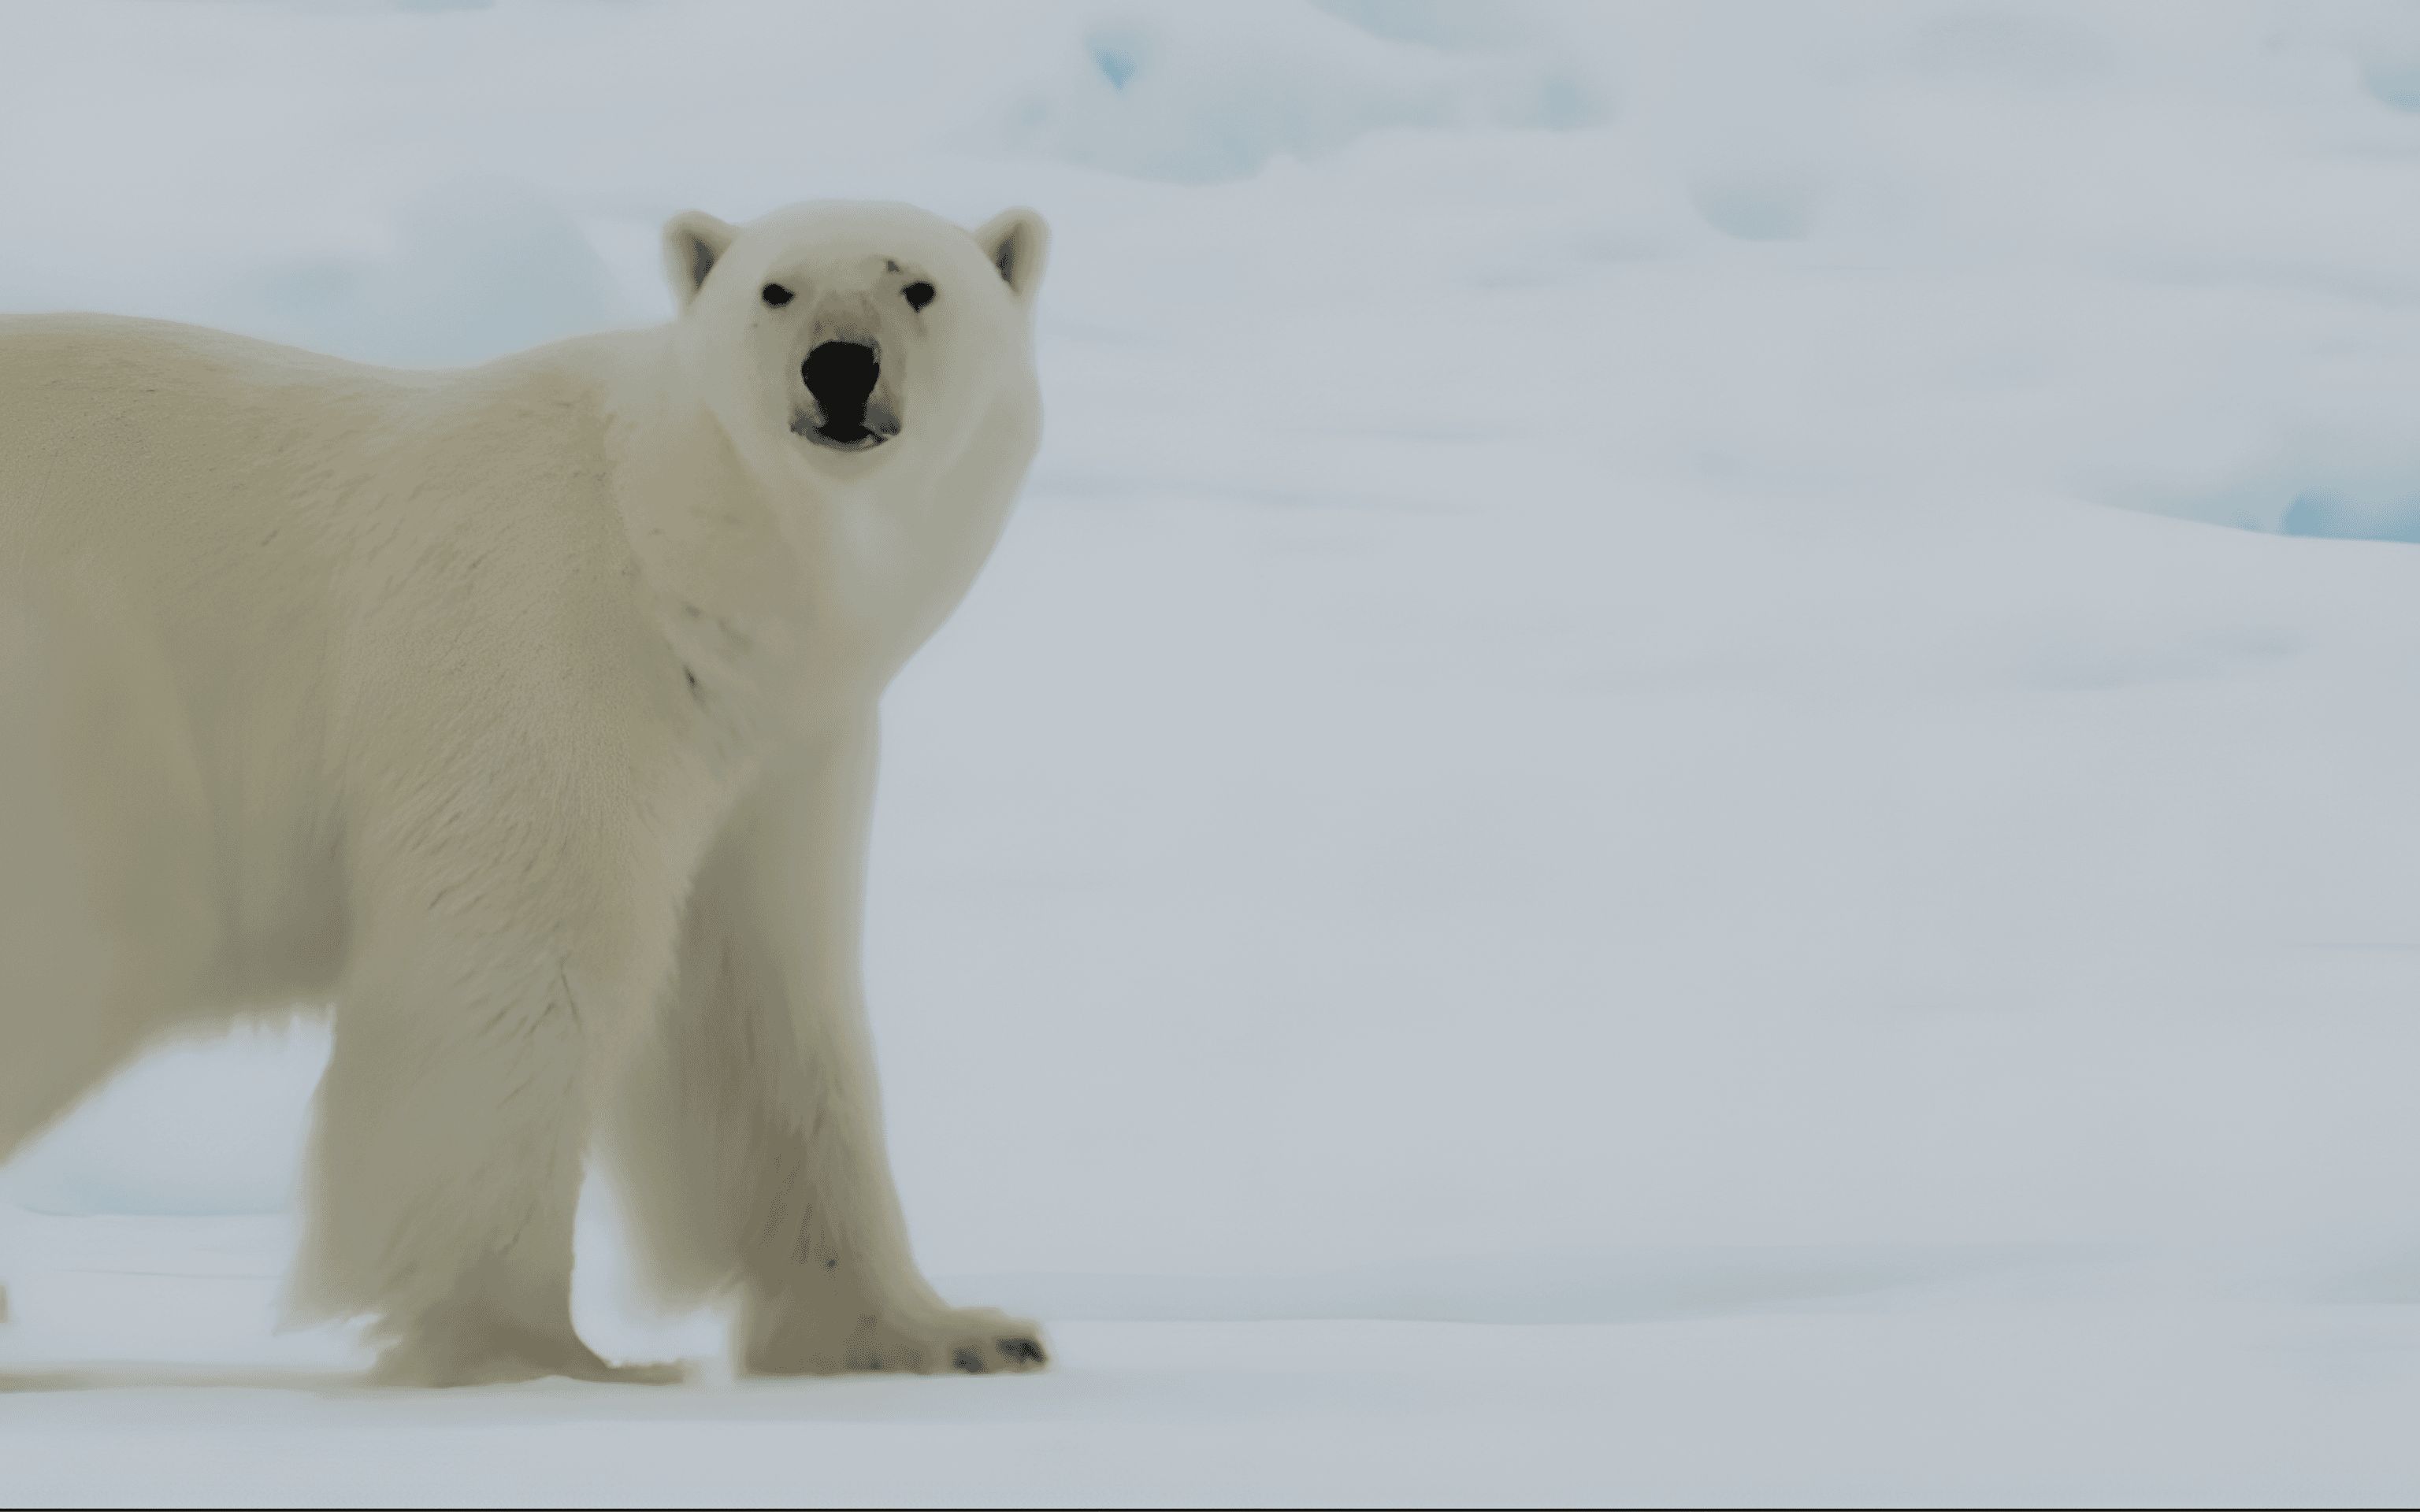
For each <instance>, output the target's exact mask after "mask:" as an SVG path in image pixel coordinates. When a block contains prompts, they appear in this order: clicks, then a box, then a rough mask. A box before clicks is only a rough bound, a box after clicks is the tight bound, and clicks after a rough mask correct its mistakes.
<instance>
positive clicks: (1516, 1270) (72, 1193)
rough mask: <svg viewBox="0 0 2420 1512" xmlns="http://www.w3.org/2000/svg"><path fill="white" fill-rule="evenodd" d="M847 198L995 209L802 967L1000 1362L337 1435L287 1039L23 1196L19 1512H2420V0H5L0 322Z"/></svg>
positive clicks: (306, 325)
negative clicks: (1001, 479) (840, 966)
mask: <svg viewBox="0 0 2420 1512" xmlns="http://www.w3.org/2000/svg"><path fill="white" fill-rule="evenodd" d="M834 194H846V195H858V194H876V195H882V196H885V197H898V198H907V199H912V200H916V201H919V202H921V203H924V204H927V205H930V206H932V207H934V208H939V209H941V210H944V211H947V212H950V213H954V214H958V215H961V216H964V217H966V218H968V219H970V220H971V219H974V218H976V217H979V216H982V215H984V214H987V213H988V212H989V211H991V210H993V209H996V208H1000V207H1001V205H1003V204H1006V203H1010V202H1014V201H1024V202H1029V203H1032V204H1034V205H1036V206H1038V207H1040V208H1042V209H1043V210H1044V211H1045V212H1046V213H1047V215H1048V216H1049V217H1050V218H1051V220H1052V223H1053V224H1054V226H1055V228H1056V234H1057V240H1056V245H1055V250H1054V260H1053V265H1052V269H1051V272H1050V280H1049V284H1048V285H1047V289H1046V291H1045V313H1044V316H1043V357H1044V363H1045V366H1046V383H1047V394H1048V399H1049V405H1050V419H1049V439H1048V441H1047V446H1046V449H1045V453H1044V455H1043V458H1042V460H1041V462H1040V464H1039V466H1038V468H1037V472H1036V476H1035V479H1034V483H1033V486H1032V490H1031V492H1030V494H1029V498H1028V502H1027V505H1026V507H1025V510H1024V512H1023V514H1022V515H1021V517H1020V518H1019V520H1018V522H1017V524H1016V526H1015V528H1014V529H1013V531H1012V532H1011V534H1010V537H1009V539H1008V541H1007V543H1006V544H1005V546H1004V547H1003V548H1002V551H1001V555H1000V557H999V558H998V560H997V562H996V563H995V564H994V566H993V567H992V569H991V571H990V572H989V574H988V576H987V577H986V578H985V580H984V582H983V583H982V584H981V585H980V586H979V588H978V590H977V592H976V594H975V595H974V596H973V598H972V599H971V600H970V602H969V604H968V605H967V607H966V609H964V610H963V611H962V613H961V614H960V615H959V617H958V618H957V620H956V621H954V623H953V625H951V626H950V627H949V628H948V629H947V630H946V631H945V632H944V633H943V635H942V637H941V638H940V639H939V640H938V641H937V642H936V643H935V645H934V646H933V647H932V648H931V650H930V651H929V653H928V654H927V655H926V656H925V657H924V658H923V660H921V661H920V662H919V663H918V664H917V665H916V666H915V667H913V668H912V669H911V670H910V671H909V673H908V675H907V677H906V678H905V679H904V680H903V682H902V683H901V685H900V686H899V687H898V688H897V690H896V691H895V693H894V695H893V697H892V703H891V707H890V721H889V732H888V733H889V749H888V753H887V761H888V764H887V767H886V776H885V786H884V790H883V797H882V809H881V812H880V815H879V820H878V834H877V841H876V888H875V895H874V900H873V907H874V919H873V924H872V930H873V936H874V938H873V942H872V962H871V969H872V972H873V977H874V982H873V986H874V992H875V1000H876V1015H877V1032H878V1034H879V1037H880V1048H881V1052H882V1057H883V1064H884V1072H885V1082H886V1090H887V1097H888V1104H889V1111H890V1115H891V1119H892V1126H893V1137H894V1141H895V1147H896V1153H897V1158H898V1163H899V1165H900V1168H901V1175H902V1180H903V1183H904V1185H905V1188H906V1196H907V1206H908V1210H909V1212H910V1215H911V1219H912V1222H913V1224H914V1227H915V1230H916V1235H917V1239H918V1242H919V1245H920V1247H921V1249H922V1251H923V1255H924V1256H925V1257H926V1259H927V1261H928V1263H929V1264H930V1266H931V1267H932V1268H933V1269H934V1270H935V1271H936V1272H937V1273H940V1274H941V1275H943V1276H945V1277H951V1278H954V1279H952V1280H951V1281H950V1283H949V1286H950V1289H951V1290H952V1291H953V1292H954V1293H956V1294H959V1295H962V1296H963V1297H964V1298H965V1299H966V1300H969V1301H978V1300H981V1301H998V1302H1001V1303H1004V1304H1011V1305H1018V1306H1025V1307H1030V1308H1032V1309H1033V1310H1036V1311H1038V1312H1040V1313H1041V1314H1042V1315H1043V1316H1045V1317H1046V1318H1047V1319H1051V1320H1052V1323H1053V1326H1054V1329H1055V1330H1056V1333H1057V1336H1058V1343H1059V1347H1060V1348H1059V1353H1060V1356H1061V1359H1062V1362H1063V1365H1062V1368H1060V1369H1059V1370H1057V1371H1054V1372H1053V1373H1052V1374H1050V1375H1048V1376H1047V1377H1043V1378H1038V1379H1035V1380H1032V1381H880V1382H836V1383H835V1382H816V1383H805V1384H799V1385H796V1386H764V1387H745V1388H743V1387H735V1386H731V1385H728V1384H724V1383H719V1382H717V1381H713V1380H711V1379H709V1380H707V1381H703V1382H701V1383H699V1384H696V1385H693V1386H690V1387H687V1388H680V1389H678V1390H674V1391H661V1392H655V1393H644V1392H635V1391H587V1390H579V1389H574V1388H570V1387H567V1386H566V1387H557V1388H543V1389H531V1390H526V1391H517V1392H511V1393H501V1394H479V1395H477V1396H473V1397H469V1398H456V1399H448V1400H445V1401H442V1402H435V1403H430V1402H410V1401H398V1400H396V1399H395V1398H392V1397H385V1396H367V1395H361V1394H352V1393H346V1392H342V1391H337V1392H333V1393H331V1392H325V1391H321V1390H320V1389H319V1387H320V1386H321V1385H322V1384H324V1383H325V1377H324V1375H323V1374H320V1373H324V1372H331V1371H337V1370H340V1369H341V1368H343V1367H345V1366H346V1365H348V1363H349V1362H350V1361H351V1360H352V1359H353V1358H354V1357H353V1355H352V1354H351V1353H350V1350H349V1346H348V1345H347V1343H346V1342H345V1341H344V1340H343V1339H341V1338H338V1337H334V1336H326V1335H303V1336H299V1337H297V1336H278V1335H272V1334H271V1332H270V1329H269V1326H268V1321H267V1319H268V1316H269V1314H268V1311H267V1309H268V1299H269V1296H270V1293H271V1289H272V1288H273V1285H274V1279H273V1278H274V1273H275V1270H276V1268H277V1265H278V1263H279V1259H278V1257H279V1256H280V1255H281V1253H282V1247H283V1238H282V1236H283V1235H284V1234H285V1232H286V1231H287V1227H288V1226H289V1225H290V1219H289V1218H288V1217H287V1215H286V1214H285V1212H284V1210H285V1207H286V1204H287V1192H288V1190H289V1186H290V1180H291V1174H292V1169H293V1157H294V1152H295V1150H296V1149H297V1148H298V1146H299V1142H300V1139H301V1137H302V1127H303V1108H304V1103H305V1099H306V1097H307V1094H308V1088H309V1084H310V1080H311V1077H312V1075H313V1074H314V1072H315V1070H316V1065H317V1057H318V1055H319V1054H320V1052H321V1051H322V1049H323V1047H324V1041H321V1040H320V1039H318V1037H317V1035H316V1032H315V1031H313V1030H311V1029H309V1028H308V1027H304V1028H301V1029H297V1030H295V1031H292V1032H290V1033H268V1034H262V1035H258V1036H254V1037H251V1038H247V1039H244V1040H241V1041H238V1042H237V1043H235V1044H233V1045H224V1044H222V1045H212V1046H204V1047H192V1048H186V1049H180V1050H177V1051H173V1052H170V1053H167V1054H164V1055H163V1056H162V1057H158V1058H155V1059H154V1060H152V1061H150V1062H148V1063H147V1064H146V1065H144V1066H142V1067H140V1068H137V1069H136V1070H135V1071H134V1072H132V1073H131V1074H130V1075H129V1076H128V1077H127V1078H125V1080H124V1081H122V1082H121V1083H120V1084H119V1085H118V1086H116V1088H113V1089H111V1091H110V1092H108V1093H106V1094H104V1095H103V1096H102V1097H101V1099H99V1100H97V1101H96V1102H95V1103H93V1104H92V1105H91V1106H89V1107H88V1108H86V1109H85V1111H84V1112H82V1113H80V1114H79V1115H78V1116H77V1117H76V1118H74V1119H71V1120H70V1122H69V1123H68V1124H66V1125H65V1126H63V1127H62V1128H60V1129H59V1130H58V1131H56V1132H55V1133H54V1134H53V1135H52V1136H51V1137H50V1138H49V1139H47V1140H46V1141H45V1142H44V1143H43V1144H42V1145H41V1146H40V1147H39V1148H38V1149H35V1150H33V1151H32V1152H30V1153H29V1154H28V1155H26V1156H25V1157H24V1158H23V1159H22V1160H20V1161H19V1162H18V1163H17V1165H15V1166H14V1167H13V1168H12V1169H11V1170H9V1171H8V1173H6V1174H5V1175H0V1182H5V1183H6V1184H5V1186H0V1194H5V1195H6V1196H8V1197H11V1198H13V1200H14V1203H15V1205H16V1208H17V1210H19V1211H15V1212H13V1213H12V1212H11V1211H9V1210H8V1209H0V1276H5V1277H7V1278H8V1280H9V1281H10V1283H11V1284H12V1290H13V1292H14V1300H15V1304H16V1311H17V1313H18V1315H19V1316H18V1320H17V1322H16V1323H15V1325H14V1326H13V1328H12V1329H11V1330H10V1331H8V1333H6V1334H0V1384H6V1383H14V1384H32V1385H44V1384H48V1385H60V1384H66V1383H69V1382H70V1381H75V1380H85V1381H87V1382H88V1383H93V1384H97V1385H99V1386H101V1387H103V1388H106V1389H97V1390H90V1391H73V1392H68V1391H62V1392H57V1393H53V1394H33V1395H11V1396H0V1500H24V1501H29V1502H31V1501H42V1500H50V1499H56V1498H63V1497H71V1498H75V1499H80V1500H105V1499H110V1498H116V1497H132V1496H142V1495H146V1494H148V1495H151V1496H154V1497H175V1498H178V1499H189V1500H190V1499H199V1500H206V1501H207V1500H221V1501H234V1500H248V1499H249V1500H258V1499H282V1500H289V1501H313V1500H319V1499H332V1500H349V1501H360V1500H373V1499H381V1498H384V1499H393V1498H398V1497H410V1498H430V1499H454V1500H459V1501H473V1500H477V1499H479V1498H483V1497H513V1498H520V1499H561V1500H578V1499H581V1498H582V1497H589V1498H594V1497H597V1496H600V1495H612V1496H618V1497H623V1498H628V1499H640V1500H645V1499H656V1500H682V1499H694V1500H705V1499H713V1498H717V1497H721V1498H747V1497H752V1498H756V1499H759V1500H767V1499H776V1498H778V1499H785V1500H792V1501H818V1500H852V1499H858V1500H861V1499H868V1498H875V1499H883V1500H893V1501H915V1500H932V1499H937V1498H954V1499H959V1500H998V1501H1015V1500H1047V1499H1068V1500H1078V1501H1094V1502H1114V1501H1119V1500H1123V1499H1129V1498H1132V1499H1140V1500H1149V1501H1172V1500H1192V1501H1217V1500H1250V1501H1264V1502H1265V1501H1281V1500H1288V1499H1319V1500H1326V1501H1355V1500H1359V1501H1382V1500H1412V1501H1453V1500H1496V1501H1521V1500H1531V1499H1538V1500H1552V1501H1565V1502H1575V1501H1606V1500H1619V1499H1637V1500H1663V1501H1669V1500H1683V1501H1691V1500H1694V1501H1707V1500H1725V1499H1745V1498H1759V1499H1785V1500H1834V1501H1854V1500H1864V1499H1885V1500H1890V1499H1896V1500H1917V1501H1920V1500H1924V1499H1927V1498H1933V1497H1948V1498H1962V1499H1967V1500H1990V1499H2010V1498H2030V1499H2039V1500H2068V1501H2088V1500H2094V1499H2101V1498H2121V1499H2133V1500H2163V1499H2165V1500H2191V1499H2226V1500H2237V1501H2246V1500H2250V1501H2257V1500H2282V1501H2306V1502H2307V1501H2325V1500H2331V1499H2347V1500H2367V1501H2405V1502H2408V1501H2409V1500H2411V1499H2412V1496H2413V1495H2415V1494H2420V1449H2415V1448H2414V1446H2413V1445H2414V1443H2415V1441H2414V1440H2413V1438H2412V1434H2411V1432H2410V1430H2409V1424H2410V1423H2411V1422H2412V1421H2413V1420H2414V1417H2415V1414H2420V1097H2415V1096H2413V1095H2412V1090H2411V1088H2412V1085H2413V1082H2414V1079H2415V1072H2420V793H2415V786H2414V783H2415V777H2414V774H2415V773H2420V698H2415V697H2414V696H2413V695H2414V693H2415V692H2420V547H2415V546H2413V545H2410V544H2405V543H2406V542H2410V541H2415V540H2420V423H2415V420H2420V8H2403V7H2395V6H2363V5H2340V6H2337V5H2323V4H2315V3H2303V0H2290V3H2282V4H2251V3H2243V4H2220V3H2216V0H2210V3H2199V4H2186V5H2154V4H2132V5H2128V6H2124V7H2116V6H2106V5H2102V4H2098V3H2089V4H2083V5H2065V6H2062V5H2054V4H2049V3H2041V0H2030V3H2026V4H2023V5H2016V4H2010V5H1983V4H1947V3H1935V4H1901V5H1857V6H1845V5H1843V6H1837V7H1836V6H1830V5H1821V4H1778V5H1773V6H1759V7H1749V6H1739V5H1715V4H1695V5H1673V6H1634V7H1616V6H1589V7H1586V8H1574V9H1569V10H1559V9H1555V8H1545V7H1527V6H1517V5H1508V6H1492V7H1491V6H1466V7H1465V6H1447V5H1435V6H1429V5H1418V4H1410V3H1405V4H1401V5H1384V4H1343V3H1340V4H1332V5H1327V6H1324V7H1322V6H1313V5H1310V4H1304V3H1296V0H1289V3H1285V4H1274V3H1272V4H1266V5H1223V6H1220V7H1191V6H1187V7H1170V8H1148V7H1137V6H1117V5H1110V4H1104V3H1097V0H1075V3H1068V4H1035V5H1000V6H984V7H972V6H967V7H955V8H951V7H943V8H913V7H907V6H884V7H853V8H830V9H825V8H809V7H806V6H802V5H794V4H769V5H761V6H752V7H751V6H740V5H736V4H734V5H717V6H711V7H694V6H687V5H635V4H634V5H615V6H603V5H599V6H593V7H580V8H573V7H553V6H541V5H528V6H506V7H501V8H494V9H488V8H476V7H458V6H446V5H436V4H419V5H393V6H383V5H353V6H333V7H314V8H303V7H288V6H277V5H260V6H251V7H242V8H220V7H215V6H200V5H193V6H178V7H156V6H145V7H126V8H120V7H116V6H110V5H79V6H74V7H65V6H56V7H50V8H38V7H32V6H18V7H9V8H0V218H5V219H4V220H0V224H6V225H7V226H8V228H9V234H8V236H6V237H0V308H39V307H59V306H71V307H90V308H105V309H111V310H117V311H121V312H128V313H138V314H155V315H165V316H178V317H182V318H189V319H195V320H202V321H208V322H210V323H215V324H221V325H226V326H232V327H237V328H240V329H244V330H248V331H253V332H258V333H262V334H267V335H271V336H278V337H282V338H285V339H289V340H294V341H300V342H303V343H306V344H310V345H314V346H318V347H325V348H329V349H334V350H339V351H344V352H347V353H349V354H353V355H359V356H365V357H371V358H378V359H383V360H389V361H396V362H408V363H445V362H457V361H468V360H473V359H476V358H479V357H483V356H486V355H489V354H492V353H494V352H498V351H502V350H506V349H510V348H511V347H517V346H520V345H523V344H526V343H528V342H531V341H535V340H540V339H544V338H546V337H549V336H551V335H555V334H559V333H563V332H570V331H575V330H580V329H586V328H590V327H594V326H597V325H602V324H609V323H613V322H615V321H625V320H642V319H652V318H656V317H659V316H660V315H661V314H662V313H663V309H664V305H665V299H664V297H663V296H662V294H661V293H660V291H659V281H658V273H657V270H656V265H657V259H656V253H655V239H656V226H657V225H658V224H659V222H660V221H661V220H662V219H663V218H664V217H665V216H666V215H668V214H670V213H671V212H673V211H675V210H676V209H679V208H686V207H688V206H690V205H692V204H694V205H697V206H700V207H702V208H708V209H711V210H714V211H716V212H717V213H721V214H723V215H726V216H731V217H738V216H745V215H749V214H752V213H754V212H756V211H758V210H761V209H764V208H769V207H771V206H773V205H776V204H780V203H783V202H784V201H788V200H793V199H799V198H807V197H816V196H824V195H834ZM2319 537H2337V538H2319ZM2343 537H2369V538H2368V539H2347V538H2343ZM245 1214H251V1215H253V1216H243V1215H245ZM593 1217H594V1218H595V1220H596V1221H595V1222H594V1223H593V1225H592V1227H591V1235H592V1238H593V1241H594V1242H590V1243H589V1244H587V1245H586V1246H585V1247H584V1249H583V1274H582V1288H583V1302H582V1309H583V1317H584V1318H585V1319H586V1321H587V1323H588V1326H589V1327H590V1328H591V1330H592V1332H593V1333H594V1335H596V1336H597V1338H598V1339H599V1340H600V1341H605V1342H611V1343H613V1344H614V1345H615V1347H617V1348H623V1349H627V1350H630V1351H632V1352H636V1353H646V1352H649V1351H650V1349H651V1348H652V1349H654V1350H669V1351H670V1352H672V1353H675V1354H690V1355H696V1354H702V1353H705V1352H706V1350H708V1348H709V1347H710V1345H711V1343H712V1330H711V1327H710V1325H709V1324H707V1323H706V1322H703V1321H701V1320H697V1319H688V1320H675V1321H673V1322H669V1323H663V1324H654V1323H649V1322H646V1321H645V1320H644V1319H640V1318H639V1317H638V1316H636V1314H635V1313H634V1312H633V1311H632V1309H631V1307H630V1306H629V1304H628V1302H627V1300H626V1299H625V1298H624V1297H623V1296H622V1295H621V1294H620V1292H619V1290H618V1289H617V1287H616V1284H615V1283H616V1278H617V1271H616V1269H615V1267H616V1256H615V1254H614V1251H613V1241H612V1229H611V1226H610V1223H609V1222H607V1221H606V1220H607V1219H608V1218H609V1217H610V1214H607V1213H605V1212H604V1211H601V1195H600V1211H598V1212H597V1213H595V1214H593ZM78 1371H86V1372H87V1375H86V1376H84V1377H78V1376H77V1375H76V1372H78ZM91 1372H98V1374H91ZM194 1381H219V1382H222V1383H225V1384H227V1385H229V1386H232V1385H241V1386H244V1387H246V1388H248V1389H242V1390H236V1389H213V1390H204V1389H198V1388H197V1387H195V1386H194V1384H193V1383H194Z"/></svg>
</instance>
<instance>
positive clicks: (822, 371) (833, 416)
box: [799, 341, 882, 426]
mask: <svg viewBox="0 0 2420 1512" xmlns="http://www.w3.org/2000/svg"><path fill="white" fill-rule="evenodd" d="M799 373H800V376H802V377H803V378H806V380H807V392H808V393H812V394H814V396H815V403H817V404H819V405H821V406H823V409H824V424H826V425H827V426H846V425H861V424H864V422H865V401H866V400H867V399H869V398H871V397H872V396H873V394H874V381H875V379H876V378H880V377H881V376H882V363H881V362H880V360H879V359H878V358H877V357H876V355H875V350H874V348H873V347H869V346H867V345H865V344H864V343H863V342H858V341H827V342H824V343H823V344H821V345H820V346H818V347H815V348H814V350H813V351H811V352H809V353H807V361H806V364H805V365H804V366H803V367H801V368H800V369H799Z"/></svg>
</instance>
